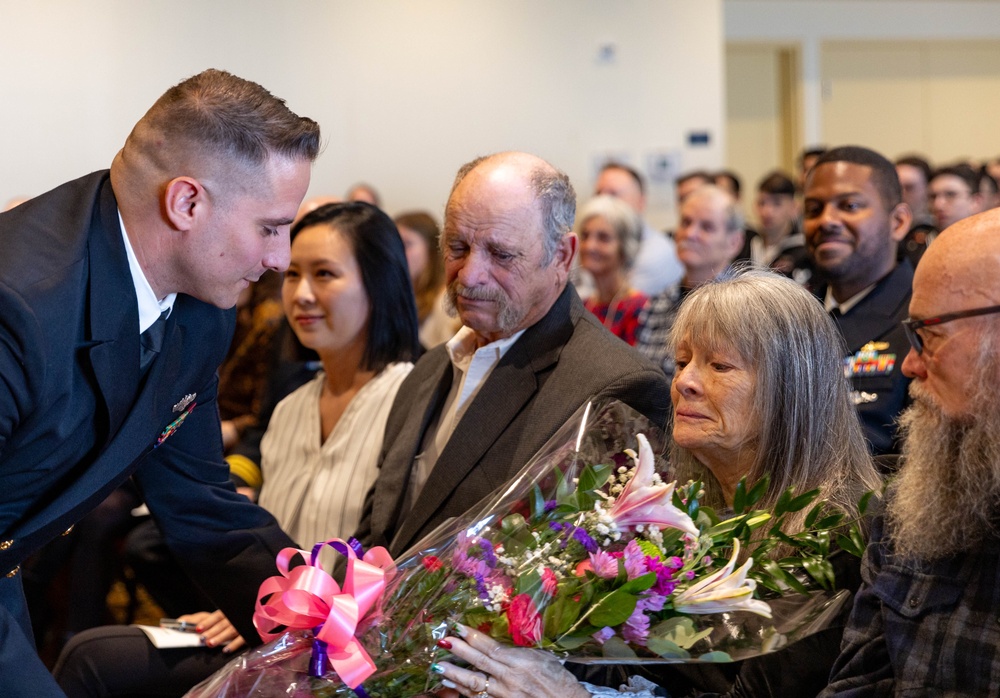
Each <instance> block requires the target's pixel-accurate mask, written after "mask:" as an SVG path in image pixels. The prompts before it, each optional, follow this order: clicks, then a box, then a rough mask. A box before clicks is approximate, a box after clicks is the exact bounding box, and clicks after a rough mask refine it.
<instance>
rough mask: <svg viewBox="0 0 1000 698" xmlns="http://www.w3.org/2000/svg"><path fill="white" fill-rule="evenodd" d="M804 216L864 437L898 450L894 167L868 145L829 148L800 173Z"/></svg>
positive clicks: (900, 311)
mask: <svg viewBox="0 0 1000 698" xmlns="http://www.w3.org/2000/svg"><path fill="white" fill-rule="evenodd" d="M803 214H804V215H803V218H804V229H805V236H806V249H807V250H808V251H809V254H810V256H811V257H812V259H813V264H814V269H815V273H816V275H817V276H818V277H819V278H820V279H821V280H823V281H825V282H826V286H825V288H824V287H823V286H820V287H819V294H820V297H821V298H822V299H823V301H824V303H825V304H826V309H827V310H828V311H830V313H831V314H832V315H833V317H834V319H835V320H836V321H837V325H838V327H839V328H840V331H841V333H842V334H843V335H844V340H845V341H846V342H847V356H846V357H845V359H844V372H845V374H846V375H847V377H848V378H850V379H851V385H852V387H853V393H852V395H853V398H854V403H855V405H856V406H857V408H858V414H859V416H860V417H861V424H862V426H863V427H864V430H865V438H867V439H868V442H869V444H870V445H871V449H872V452H873V453H875V454H876V455H882V454H893V453H898V452H899V444H898V437H897V434H896V417H897V416H898V415H899V413H900V412H901V411H902V410H903V408H904V407H905V406H906V405H907V404H908V400H909V398H908V397H907V393H906V389H907V386H908V385H909V379H908V378H907V377H906V376H904V375H903V357H904V356H906V352H907V351H908V349H909V343H908V342H907V340H906V334H905V333H904V332H903V327H902V325H900V322H901V321H902V320H903V319H904V318H905V317H906V312H907V304H908V303H909V301H910V284H911V283H912V281H913V266H912V265H911V264H910V262H909V260H906V259H904V260H903V261H901V262H899V263H897V261H896V260H897V255H896V247H897V243H898V242H899V241H900V240H902V239H903V238H904V237H905V236H906V233H907V231H908V230H909V229H910V220H911V215H910V209H909V207H908V206H907V205H906V204H905V203H903V200H902V191H901V188H900V184H899V177H898V176H897V175H896V168H895V167H894V166H893V164H892V163H891V162H889V161H888V160H886V159H885V158H884V157H882V156H881V155H879V154H878V153H876V152H874V151H872V150H868V149H867V148H860V147H857V146H844V147H840V148H834V149H833V150H829V151H827V152H826V153H824V154H823V155H822V156H821V157H820V158H819V159H818V160H817V161H816V164H815V165H813V167H812V169H811V170H810V171H809V174H808V175H807V177H806V187H805V202H804V208H803Z"/></svg>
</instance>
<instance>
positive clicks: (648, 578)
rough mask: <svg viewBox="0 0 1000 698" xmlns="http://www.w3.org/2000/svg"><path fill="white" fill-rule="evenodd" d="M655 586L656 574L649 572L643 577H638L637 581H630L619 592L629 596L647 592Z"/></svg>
mask: <svg viewBox="0 0 1000 698" xmlns="http://www.w3.org/2000/svg"><path fill="white" fill-rule="evenodd" d="M654 584H656V572H648V573H646V574H644V575H642V576H639V577H636V578H635V579H632V580H629V581H628V582H626V583H625V584H623V585H622V586H621V587H619V589H618V591H623V592H625V593H627V594H639V593H641V592H644V591H646V590H647V589H649V588H650V587H651V586H653V585H654Z"/></svg>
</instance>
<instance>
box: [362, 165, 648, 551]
mask: <svg viewBox="0 0 1000 698" xmlns="http://www.w3.org/2000/svg"><path fill="white" fill-rule="evenodd" d="M575 210H576V193H575V192H574V191H573V186H572V184H570V181H569V178H568V177H567V176H566V175H565V173H563V172H561V171H559V170H557V169H556V168H555V167H553V166H552V165H550V164H549V163H547V162H545V161H544V160H542V159H541V158H539V157H536V156H534V155H530V154H528V153H516V152H508V153H497V154H494V155H489V156H486V157H482V158H478V159H476V160H473V161H472V162H469V163H468V164H466V165H464V166H462V168H461V169H459V171H458V174H457V176H456V178H455V183H454V184H453V186H452V190H451V193H450V194H449V196H448V203H447V205H446V207H445V216H444V233H443V235H442V238H441V239H442V248H443V249H444V255H445V276H446V277H447V283H448V297H449V300H450V302H451V304H452V305H453V306H454V307H455V308H456V311H457V312H458V315H459V317H460V318H461V319H462V329H460V330H459V331H458V333H457V334H456V335H455V336H454V337H453V338H452V339H451V340H450V341H449V342H448V343H447V344H445V345H443V346H439V347H436V348H434V349H431V350H430V351H428V352H427V353H426V354H424V355H423V356H422V357H421V358H420V361H418V362H417V365H416V366H415V367H414V369H413V372H412V373H411V374H410V375H409V376H408V377H407V379H406V381H404V383H403V386H402V387H401V388H400V390H399V395H398V396H397V398H396V402H395V404H394V405H393V406H392V412H391V413H390V414H389V420H388V422H387V423H386V431H385V444H386V448H385V452H384V453H383V455H382V458H381V460H380V462H379V474H378V478H377V479H376V480H375V485H374V486H373V487H372V489H371V490H370V491H369V493H368V496H367V498H366V501H365V507H364V513H363V515H362V519H361V524H360V525H359V526H358V531H357V534H356V537H357V538H358V540H360V541H361V542H362V544H364V545H365V546H366V547H370V546H373V545H382V546H385V547H387V548H388V550H389V552H390V553H391V554H392V555H394V556H398V555H399V554H400V553H402V552H403V551H405V550H406V549H407V548H409V547H410V546H411V545H413V544H414V543H416V542H417V541H418V540H420V539H421V538H423V537H424V536H425V535H426V534H427V533H429V532H430V531H431V530H433V529H434V528H436V527H437V526H438V525H439V524H440V523H442V522H443V521H445V520H446V519H448V518H451V517H454V516H459V515H461V514H464V513H465V512H466V511H468V510H469V509H470V508H471V507H473V506H475V505H476V503H477V502H479V501H480V500H481V499H483V498H484V497H486V496H487V495H489V494H491V493H492V492H493V491H494V490H495V489H496V488H498V487H500V486H502V485H503V484H504V483H506V482H507V480H508V479H509V478H510V477H512V476H513V475H514V474H516V473H517V471H518V470H519V469H520V468H521V467H522V466H523V465H524V464H525V463H527V462H528V459H529V458H531V456H533V455H534V454H535V453H536V452H537V451H538V450H539V449H540V448H541V447H542V446H543V445H544V444H545V443H546V442H547V441H548V440H549V438H551V437H552V435H553V434H554V433H555V432H556V431H557V430H558V429H559V428H560V427H561V426H563V424H565V423H566V421H567V420H568V419H569V418H570V417H571V416H572V415H573V414H574V413H575V412H576V411H577V410H578V409H579V408H580V407H581V406H582V405H583V404H585V403H586V402H587V401H588V400H591V399H598V400H600V399H605V398H607V399H618V400H621V401H622V402H624V403H626V404H628V405H630V406H631V407H632V408H633V409H635V410H636V411H637V412H640V413H641V414H643V415H645V416H646V417H647V418H648V419H649V420H651V421H652V422H653V423H654V424H657V425H660V424H664V423H665V422H666V420H667V401H666V394H665V391H666V381H664V379H663V375H662V374H661V373H660V372H659V371H658V370H657V368H656V366H654V365H653V364H652V363H650V362H649V361H647V360H645V359H644V358H643V357H642V356H641V355H640V354H639V353H638V352H636V351H635V350H634V349H633V348H632V347H629V346H628V345H626V344H625V343H624V342H622V341H620V340H618V339H617V338H615V337H614V336H613V335H612V334H611V333H610V332H608V330H607V329H606V328H605V327H603V326H602V325H601V323H600V322H599V321H598V320H597V318H596V317H594V315H593V314H592V313H589V312H587V310H586V309H585V308H584V307H583V303H581V302H580V298H579V297H578V296H577V294H576V291H575V290H574V289H573V286H572V285H571V284H568V277H569V272H570V266H571V264H572V261H573V256H574V253H575V252H576V236H575V235H574V234H573V232H572V230H571V227H572V225H573V216H574V213H575Z"/></svg>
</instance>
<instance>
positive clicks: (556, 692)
mask: <svg viewBox="0 0 1000 698" xmlns="http://www.w3.org/2000/svg"><path fill="white" fill-rule="evenodd" d="M459 634H460V635H462V639H460V638H454V637H448V638H445V639H444V640H442V641H441V642H440V643H439V644H440V645H441V647H443V648H445V649H448V650H450V651H451V653H452V654H454V655H455V656H456V657H460V658H461V659H464V660H465V661H467V662H468V663H469V664H471V665H472V666H473V667H475V668H476V669H478V670H479V671H474V670H469V669H462V668H461V667H457V666H455V665H454V664H451V663H449V662H439V663H437V664H435V665H434V670H435V671H437V672H438V673H440V674H442V675H443V676H444V677H445V679H447V682H448V683H446V684H445V685H446V686H448V684H449V683H450V684H453V686H449V688H452V687H453V688H455V689H457V690H458V692H459V693H460V694H461V695H463V696H468V697H469V698H477V697H478V698H485V697H486V696H487V695H488V696H491V697H492V698H589V696H590V693H589V692H588V691H587V690H586V689H585V688H584V687H583V686H581V685H580V682H579V681H577V680H576V678H574V676H573V675H572V674H570V673H569V672H568V671H566V670H565V669H564V668H563V666H562V664H561V663H560V662H559V660H558V659H556V658H555V656H553V655H552V654H551V653H550V652H544V651H542V650H532V649H522V648H519V647H504V646H503V645H501V644H500V643H499V642H497V641H496V640H494V639H493V638H491V637H489V636H488V635H486V634H484V633H481V632H479V631H478V630H473V629H471V628H466V627H465V626H459ZM487 679H488V680H489V683H487Z"/></svg>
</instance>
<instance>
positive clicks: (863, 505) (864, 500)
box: [858, 490, 875, 516]
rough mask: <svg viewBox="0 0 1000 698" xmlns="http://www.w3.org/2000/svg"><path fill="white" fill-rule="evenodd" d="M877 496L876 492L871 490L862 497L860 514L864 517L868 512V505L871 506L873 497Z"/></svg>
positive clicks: (859, 505)
mask: <svg viewBox="0 0 1000 698" xmlns="http://www.w3.org/2000/svg"><path fill="white" fill-rule="evenodd" d="M874 496H875V490H869V491H868V492H865V493H864V494H863V495H862V496H861V501H860V502H858V513H859V514H860V515H861V516H864V515H865V513H867V511H868V505H869V504H871V501H872V497H874Z"/></svg>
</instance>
